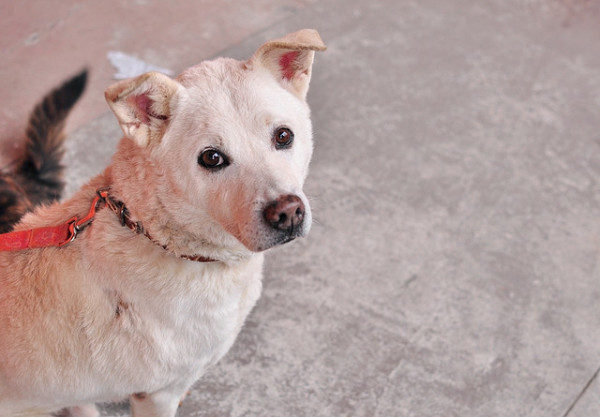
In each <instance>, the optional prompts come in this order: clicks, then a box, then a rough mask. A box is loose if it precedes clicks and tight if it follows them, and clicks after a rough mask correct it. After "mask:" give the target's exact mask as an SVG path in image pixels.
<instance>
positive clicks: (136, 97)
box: [104, 72, 181, 147]
mask: <svg viewBox="0 0 600 417" xmlns="http://www.w3.org/2000/svg"><path fill="white" fill-rule="evenodd" d="M180 88H181V85H180V84H179V83H178V82H177V81H174V80H172V79H171V78H169V77H167V76H166V75H164V74H161V73H158V72H149V73H146V74H143V75H140V76H139V77H136V78H132V79H129V80H124V81H121V82H118V83H116V84H114V85H112V86H110V87H109V88H108V89H107V90H106V92H105V93H104V96H105V97H106V101H107V102H108V105H109V106H110V108H111V109H112V111H113V113H114V114H115V116H117V119H118V120H119V124H120V125H121V129H122V130H123V133H124V134H125V136H127V137H128V138H131V139H133V140H134V141H135V142H136V143H137V144H138V145H139V146H141V147H146V146H148V145H149V144H151V143H155V142H158V141H160V138H161V137H162V136H163V134H164V132H165V129H166V128H167V126H168V124H169V120H170V118H171V115H172V107H173V101H174V100H173V98H174V96H175V95H176V94H177V92H178V91H179V89H180Z"/></svg>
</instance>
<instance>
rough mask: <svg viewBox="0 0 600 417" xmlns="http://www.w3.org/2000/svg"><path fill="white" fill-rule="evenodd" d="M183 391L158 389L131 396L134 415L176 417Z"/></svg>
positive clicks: (142, 416) (130, 401) (137, 416)
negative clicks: (175, 391) (174, 391)
mask: <svg viewBox="0 0 600 417" xmlns="http://www.w3.org/2000/svg"><path fill="white" fill-rule="evenodd" d="M181 397H182V393H181V392H178V393H177V394H175V393H173V392H171V391H158V392H153V393H151V394H150V393H145V392H142V393H138V394H133V395H132V396H131V397H129V404H130V406H131V415H132V416H133V417H174V416H175V413H176V412H177V408H178V407H179V401H180V399H181Z"/></svg>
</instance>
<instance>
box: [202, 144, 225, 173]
mask: <svg viewBox="0 0 600 417" xmlns="http://www.w3.org/2000/svg"><path fill="white" fill-rule="evenodd" d="M198 163H199V164H200V165H202V166H203V167H204V168H207V169H216V168H224V167H226V166H227V165H229V161H228V160H227V158H225V156H223V155H222V154H221V153H220V152H219V151H217V150H215V149H206V150H205V151H204V152H202V153H201V154H200V156H199V157H198Z"/></svg>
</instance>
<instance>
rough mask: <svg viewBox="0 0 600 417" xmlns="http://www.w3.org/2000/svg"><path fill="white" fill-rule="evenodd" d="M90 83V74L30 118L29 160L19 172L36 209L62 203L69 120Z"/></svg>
mask: <svg viewBox="0 0 600 417" xmlns="http://www.w3.org/2000/svg"><path fill="white" fill-rule="evenodd" d="M86 82H87V70H83V71H82V72H81V73H79V74H77V75H75V76H74V77H72V78H70V79H69V80H67V81H65V82H64V83H63V84H62V85H61V86H59V87H57V88H56V89H54V90H52V91H51V92H50V93H48V94H47V95H46V96H45V97H44V98H43V99H42V101H41V102H40V103H38V105H37V106H35V107H34V109H33V111H32V112H31V115H30V117H29V125H28V126H27V131H26V135H27V143H26V147H25V157H24V159H23V161H22V163H21V164H20V166H19V167H18V168H17V171H16V174H17V178H18V179H19V183H20V185H21V187H22V188H23V190H24V191H25V194H26V195H27V197H28V199H29V201H30V202H31V204H32V206H37V205H40V204H47V203H51V202H53V201H55V200H58V199H59V198H60V196H61V193H62V191H63V188H64V182H63V180H62V173H63V169H64V167H63V165H62V163H61V159H62V156H63V154H64V148H63V142H64V139H65V134H64V130H63V129H64V125H65V120H66V118H67V116H68V114H69V112H70V110H71V108H73V105H74V104H75V103H76V102H77V100H78V99H79V97H81V94H82V93H83V90H84V89H85V85H86Z"/></svg>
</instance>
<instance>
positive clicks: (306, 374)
mask: <svg viewBox="0 0 600 417" xmlns="http://www.w3.org/2000/svg"><path fill="white" fill-rule="evenodd" d="M156 3H158V2H156ZM156 3H155V2H153V1H148V4H147V7H156V8H158V6H157V4H156ZM213 3H216V2H213ZM250 3H252V2H250ZM170 4H173V6H170V7H177V2H172V3H170ZM229 8H230V9H231V7H229ZM228 10H229V9H228ZM229 12H230V13H234V14H235V13H236V12H235V11H229ZM286 13H287V14H286V17H285V18H284V19H281V20H274V21H272V22H271V23H270V24H268V25H267V24H263V25H262V27H260V28H257V29H256V30H255V31H254V34H253V35H249V34H248V35H246V36H245V37H244V39H243V41H242V42H241V43H239V44H236V45H224V46H230V47H228V48H227V49H226V50H224V51H223V52H222V54H223V55H228V56H233V57H237V58H242V57H246V56H249V55H250V54H251V53H252V51H253V50H254V49H255V48H256V47H257V46H258V45H260V44H261V43H262V42H263V41H264V40H266V39H269V38H272V37H278V36H280V35H282V34H283V33H285V32H288V31H293V30H296V29H298V28H302V27H315V28H317V29H319V31H320V32H321V35H322V36H323V38H324V40H325V41H326V43H327V44H328V46H329V49H328V51H327V52H325V53H320V54H319V55H318V56H317V58H316V62H315V67H314V75H313V83H312V87H311V91H310V92H309V102H310V103H311V106H312V109H313V116H314V128H315V138H316V149H315V156H314V162H313V165H312V170H311V174H310V176H309V179H308V183H307V194H308V195H309V196H311V197H312V201H313V205H314V213H315V217H316V224H315V225H314V228H313V231H312V232H311V235H310V236H309V237H308V238H307V239H305V240H302V241H297V242H294V243H292V244H290V245H287V246H285V247H282V248H278V249H276V250H273V251H272V252H271V253H270V254H269V256H268V261H267V267H266V277H265V286H264V293H263V296H262V298H261V300H260V301H259V303H258V305H257V307H256V309H255V310H254V312H253V313H252V314H251V316H250V318H249V320H248V322H247V325H246V326H245V328H244V330H243V331H242V333H241V335H240V337H239V339H238V341H237V343H236V344H235V346H234V347H233V349H232V350H231V351H230V353H229V354H228V355H227V356H226V357H225V358H224V359H223V360H222V361H221V363H220V364H218V365H217V366H216V367H215V368H214V369H212V370H211V371H210V372H209V373H208V374H207V375H206V376H205V377H204V378H203V379H202V380H201V381H200V382H198V384H197V385H196V386H195V388H194V390H193V391H192V392H191V394H190V396H189V397H188V399H187V400H186V401H185V402H184V404H183V406H182V407H181V409H180V411H179V415H180V416H203V417H207V416H365V417H367V416H369V417H371V416H406V417H408V416H411V417H412V416H414V417H430V416H431V417H434V416H477V417H493V416H502V417H514V416H528V417H594V416H600V380H599V378H598V377H597V375H598V372H599V370H600V303H599V301H598V300H599V299H600V266H599V264H598V259H599V258H600V117H599V115H600V46H599V45H600V25H598V22H599V21H600V10H599V7H598V5H597V3H595V2H591V1H583V0H582V1H558V0H556V1H552V0H547V1H545V0H527V1H518V0H489V1H485V2H482V1H468V0H421V1H416V0H414V1H411V0H406V1H404V0H403V1H392V0H388V1H386V0H372V1H369V2H363V1H359V0H319V1H314V2H303V4H302V7H298V8H295V9H293V10H292V9H286ZM232 19H233V20H235V19H239V15H235V16H234V17H232ZM265 20H268V19H265ZM173 24H177V23H176V22H173ZM197 24H198V25H202V16H198V23H197ZM188 42H189V40H188V39H181V40H180V44H176V45H172V46H171V47H173V48H178V47H183V46H182V45H187V46H188V48H189V45H188ZM56 53H68V51H67V52H63V51H56ZM210 55H212V53H211V54H210ZM207 57H209V54H203V52H202V51H201V50H199V51H197V56H196V57H195V58H197V60H201V59H204V58H207ZM187 59H188V60H191V57H187ZM154 63H155V64H157V65H162V64H164V63H162V62H160V61H159V62H154ZM3 65H10V62H8V63H7V62H3ZM174 69H176V70H180V69H181V68H174ZM65 75H66V74H65ZM8 105H9V103H3V104H2V106H8ZM118 138H119V130H118V127H117V125H116V123H115V122H114V121H113V119H112V116H111V115H109V114H103V115H100V116H99V117H97V118H96V119H95V120H92V121H90V122H86V123H83V124H82V125H81V126H80V127H78V129H76V132H75V133H74V134H73V135H71V138H70V139H69V151H68V156H67V159H68V161H69V173H68V181H69V193H70V192H72V191H73V190H74V189H75V188H76V187H77V186H78V185H79V184H80V183H81V182H82V181H84V180H85V178H88V177H89V176H91V175H93V174H94V173H96V172H98V171H99V170H100V169H101V167H102V166H104V164H105V163H106V162H107V160H108V159H109V158H110V155H111V153H112V151H113V149H114V145H115V143H116V141H117V139H118ZM103 412H104V415H106V416H121V415H127V413H128V411H127V407H126V406H124V405H111V406H107V407H105V408H104V411H103Z"/></svg>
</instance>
